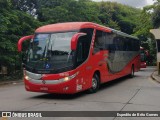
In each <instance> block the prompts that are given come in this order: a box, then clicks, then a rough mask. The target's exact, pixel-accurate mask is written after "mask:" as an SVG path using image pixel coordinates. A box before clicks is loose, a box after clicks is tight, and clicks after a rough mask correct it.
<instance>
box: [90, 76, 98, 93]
mask: <svg viewBox="0 0 160 120" xmlns="http://www.w3.org/2000/svg"><path fill="white" fill-rule="evenodd" d="M99 81H100V80H99V76H98V75H97V74H94V75H93V77H92V87H91V88H90V89H89V90H88V92H89V93H96V92H97V91H98V89H99V85H100V83H99Z"/></svg>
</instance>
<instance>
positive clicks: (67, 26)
mask: <svg viewBox="0 0 160 120" xmlns="http://www.w3.org/2000/svg"><path fill="white" fill-rule="evenodd" d="M82 28H97V29H99V30H103V31H106V32H113V33H116V34H119V35H122V36H125V37H130V38H134V39H137V38H136V37H133V36H131V35H128V34H126V33H123V32H120V31H118V30H114V29H111V28H109V27H105V26H102V25H99V24H96V23H92V22H66V23H56V24H50V25H45V26H42V27H39V28H38V29H36V31H35V32H36V33H49V32H60V31H74V30H79V29H82Z"/></svg>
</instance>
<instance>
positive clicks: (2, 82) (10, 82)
mask: <svg viewBox="0 0 160 120" xmlns="http://www.w3.org/2000/svg"><path fill="white" fill-rule="evenodd" d="M19 83H23V80H13V81H0V86H1V85H9V84H13V85H14V84H19Z"/></svg>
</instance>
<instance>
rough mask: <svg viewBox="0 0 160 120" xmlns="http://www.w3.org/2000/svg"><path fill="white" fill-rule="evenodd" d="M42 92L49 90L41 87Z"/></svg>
mask: <svg viewBox="0 0 160 120" xmlns="http://www.w3.org/2000/svg"><path fill="white" fill-rule="evenodd" d="M40 90H43V91H47V90H48V88H47V87H41V88H40Z"/></svg>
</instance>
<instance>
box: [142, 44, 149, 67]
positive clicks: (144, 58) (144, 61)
mask: <svg viewBox="0 0 160 120" xmlns="http://www.w3.org/2000/svg"><path fill="white" fill-rule="evenodd" d="M140 53H141V54H140V55H141V68H146V67H147V63H146V61H147V57H148V51H146V50H145V49H144V48H143V47H140Z"/></svg>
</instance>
